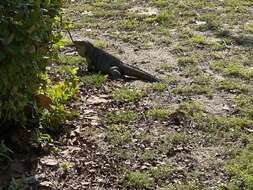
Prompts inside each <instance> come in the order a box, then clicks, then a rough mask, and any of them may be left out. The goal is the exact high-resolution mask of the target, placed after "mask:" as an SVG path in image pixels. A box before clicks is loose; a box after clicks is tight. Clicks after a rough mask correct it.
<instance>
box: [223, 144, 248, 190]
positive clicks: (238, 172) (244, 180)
mask: <svg viewBox="0 0 253 190" xmlns="http://www.w3.org/2000/svg"><path fill="white" fill-rule="evenodd" d="M226 171H227V172H228V173H229V175H230V179H229V182H228V184H227V188H228V189H229V190H237V189H242V190H249V189H253V143H252V142H251V143H250V144H248V145H247V147H246V148H244V149H243V150H241V151H240V153H239V154H238V155H237V156H236V157H235V158H234V159H232V160H230V161H229V162H228V163H227V165H226Z"/></svg>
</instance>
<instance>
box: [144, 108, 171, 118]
mask: <svg viewBox="0 0 253 190" xmlns="http://www.w3.org/2000/svg"><path fill="white" fill-rule="evenodd" d="M170 113H171V111H170V110H169V109H167V108H153V109H150V110H148V112H147V117H148V118H150V119H165V118H167V117H169V114H170Z"/></svg>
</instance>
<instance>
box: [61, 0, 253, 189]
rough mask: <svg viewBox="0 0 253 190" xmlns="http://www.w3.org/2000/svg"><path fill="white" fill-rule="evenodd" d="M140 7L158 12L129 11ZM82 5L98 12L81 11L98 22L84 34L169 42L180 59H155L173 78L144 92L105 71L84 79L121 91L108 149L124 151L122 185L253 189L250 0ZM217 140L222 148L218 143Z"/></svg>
mask: <svg viewBox="0 0 253 190" xmlns="http://www.w3.org/2000/svg"><path fill="white" fill-rule="evenodd" d="M74 4H75V3H74ZM77 4H78V3H77ZM136 6H140V8H145V9H146V8H147V9H148V8H155V9H156V11H155V13H154V14H152V15H148V14H139V12H138V11H131V10H132V9H133V8H135V7H136ZM77 7H78V6H77ZM81 7H82V6H80V7H78V9H77V10H82V11H84V10H87V11H90V12H91V13H92V14H90V15H85V14H84V15H82V16H80V19H78V21H76V20H77V19H76V18H75V19H73V20H75V21H76V22H75V27H77V26H78V27H81V28H85V29H86V28H88V29H91V30H92V32H88V31H87V32H85V30H83V31H84V34H83V35H85V36H90V35H91V33H93V35H92V38H93V39H99V40H98V44H97V45H98V46H100V47H101V48H106V47H107V43H106V42H105V41H103V39H107V38H103V37H105V36H106V37H111V39H110V42H111V41H113V40H115V41H116V42H117V44H119V46H122V47H123V46H125V47H126V48H131V49H137V52H134V53H133V54H135V53H136V54H138V50H141V51H143V52H145V53H149V52H148V51H150V52H151V51H153V49H157V48H161V49H162V50H163V48H164V51H167V50H168V52H167V53H168V54H167V55H168V59H170V58H171V59H172V61H173V60H176V61H174V62H173V63H172V64H169V63H171V62H172V61H171V60H169V61H167V60H163V61H160V62H159V63H157V65H155V66H156V69H157V70H156V71H157V72H159V74H160V75H161V78H164V81H165V82H164V83H152V84H148V85H147V86H146V87H145V88H144V90H143V91H142V90H139V88H130V87H128V86H126V87H121V88H118V89H114V87H111V83H112V84H114V82H111V81H106V77H105V76H101V75H94V76H93V75H92V76H87V78H86V76H85V77H84V78H82V82H83V84H84V85H83V86H85V87H91V88H93V87H94V86H96V88H100V87H101V86H103V85H105V86H106V85H107V84H108V88H109V89H110V90H111V91H109V93H111V94H112V99H113V100H115V101H113V103H112V104H110V105H108V106H109V108H108V109H109V110H114V111H111V112H108V111H107V112H106V113H105V118H106V119H105V123H104V125H105V128H106V130H105V133H106V138H105V140H106V142H107V143H108V147H110V148H109V150H110V151H109V152H110V153H111V154H112V155H113V156H116V158H119V159H118V161H119V162H120V163H117V164H118V165H117V167H119V168H121V167H123V168H126V170H125V171H124V172H122V171H121V170H120V171H121V172H119V173H120V174H119V176H118V178H117V180H119V179H123V180H122V181H121V182H122V184H121V185H122V186H120V188H126V189H171V190H172V189H175V190H176V189H186V190H187V189H188V190H195V189H196V190H198V189H201V190H202V189H210V188H213V189H229V190H230V189H231V190H233V189H251V188H252V177H251V176H252V171H251V165H252V164H251V160H252V154H251V152H250V151H251V149H252V143H251V140H250V138H251V137H250V134H251V133H250V132H249V131H250V130H251V126H252V120H253V111H252V110H253V106H252V101H253V100H252V99H253V98H252V93H253V91H252V84H253V83H252V77H253V69H252V67H253V64H252V60H253V56H252V55H253V52H252V50H251V45H252V43H251V44H250V43H249V42H247V43H246V42H243V41H242V40H241V39H245V38H247V39H252V31H253V29H252V28H253V27H252V21H251V20H250V18H251V12H250V11H251V10H250V7H251V2H250V1H248V0H241V1H239V0H232V1H229V0H224V1H196V0H187V1H167V0H151V1H145V2H144V1H140V0H137V1H135V2H134V3H133V2H130V1H124V0H121V1H112V2H110V3H108V2H107V1H87V4H86V5H85V7H82V8H81ZM94 31H98V32H94ZM94 33H95V34H96V35H97V36H96V35H94ZM100 40H101V41H100ZM131 53H132V52H130V53H129V55H127V56H131ZM138 56H140V57H141V56H142V54H141V53H140V54H138ZM157 56H158V57H159V55H157ZM64 59H65V61H66V62H70V65H71V64H73V65H74V64H75V62H77V63H78V64H80V63H81V61H82V60H75V58H70V60H67V59H69V57H67V58H66V57H62V60H63V61H64ZM71 59H73V60H71ZM151 59H154V60H155V59H156V58H155V56H154V58H153V57H151ZM157 60H160V59H157ZM78 64H77V65H78ZM154 64H156V62H154ZM105 82H106V83H105ZM117 82H118V81H117ZM117 82H116V83H117ZM140 85H143V84H142V83H141V84H140ZM112 86H113V85H112ZM106 87H107V86H106ZM100 89H103V88H100ZM140 89H143V88H140ZM144 96H145V98H144ZM154 97H155V98H154ZM158 100H159V101H158ZM172 105H173V106H172ZM174 105H176V106H174ZM226 105H228V108H227V107H226ZM96 109H100V107H96ZM136 110H141V112H143V113H145V114H143V115H141V114H140V113H139V112H138V111H136ZM216 146H217V147H221V148H220V149H219V150H218V151H217V152H215V151H212V148H213V147H215V148H216ZM200 147H201V149H200ZM215 148H214V149H215ZM223 149H224V150H225V151H224V152H223ZM226 149H230V150H232V151H226ZM202 151H204V152H202ZM202 154H205V155H204V156H203V155H202ZM217 155H218V156H217ZM217 159H218V160H219V161H217ZM195 164H196V165H195ZM224 165H226V167H225V168H224ZM193 166H194V168H193ZM180 168H183V170H182V169H181V170H180ZM112 183H113V182H112ZM221 183H222V184H221Z"/></svg>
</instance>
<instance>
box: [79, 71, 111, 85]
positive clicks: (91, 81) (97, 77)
mask: <svg viewBox="0 0 253 190" xmlns="http://www.w3.org/2000/svg"><path fill="white" fill-rule="evenodd" d="M80 80H81V82H82V84H83V85H84V86H86V87H92V86H95V87H96V88H101V87H102V85H103V84H104V82H105V81H106V80H107V75H103V74H101V73H97V74H91V75H85V76H83V77H81V78H80Z"/></svg>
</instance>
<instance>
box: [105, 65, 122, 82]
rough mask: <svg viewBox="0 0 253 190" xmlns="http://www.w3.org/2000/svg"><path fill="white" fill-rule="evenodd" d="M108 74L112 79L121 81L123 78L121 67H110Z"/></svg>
mask: <svg viewBox="0 0 253 190" xmlns="http://www.w3.org/2000/svg"><path fill="white" fill-rule="evenodd" d="M108 74H109V75H110V76H111V77H112V79H114V80H115V79H119V78H121V73H120V71H119V67H116V66H113V67H110V69H109V71H108Z"/></svg>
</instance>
